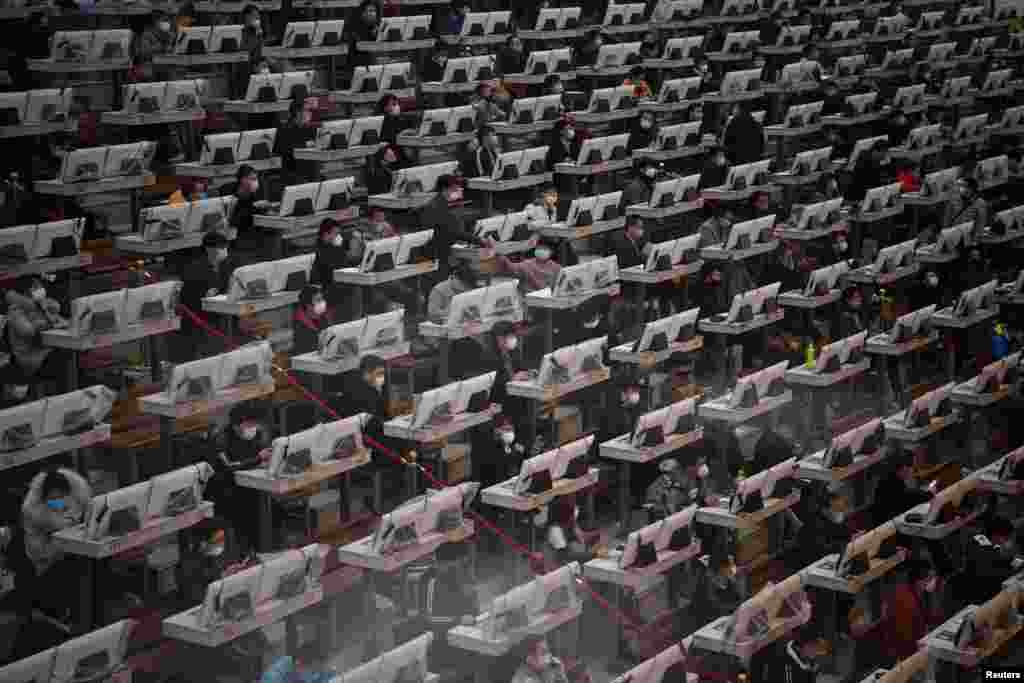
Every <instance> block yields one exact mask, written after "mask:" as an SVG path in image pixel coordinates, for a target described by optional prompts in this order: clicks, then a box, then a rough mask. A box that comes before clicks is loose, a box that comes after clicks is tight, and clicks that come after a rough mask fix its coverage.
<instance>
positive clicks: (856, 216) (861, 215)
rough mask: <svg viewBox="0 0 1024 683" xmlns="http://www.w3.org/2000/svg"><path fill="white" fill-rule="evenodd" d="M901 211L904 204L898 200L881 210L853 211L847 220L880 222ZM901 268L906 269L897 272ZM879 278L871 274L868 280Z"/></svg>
mask: <svg viewBox="0 0 1024 683" xmlns="http://www.w3.org/2000/svg"><path fill="white" fill-rule="evenodd" d="M901 213H903V204H902V203H900V202H896V206H893V207H890V208H888V209H882V210H881V211H865V212H860V211H857V212H853V213H851V214H850V215H849V216H848V217H847V220H848V221H851V222H853V223H878V222H880V221H885V220H889V219H890V218H894V217H896V216H899V215H900V214H901ZM916 266H917V264H916V263H915V264H914V265H913V266H910V268H916ZM901 270H904V269H898V270H897V271H896V273H899V272H900V271H901ZM854 272H858V271H854ZM916 272H917V270H916V269H915V270H914V271H912V273H916ZM912 273H907V275H909V274H912ZM890 275H891V273H890ZM899 277H904V276H903V275H900V276H899ZM877 279H878V277H877V276H876V275H870V276H869V278H868V282H874V281H876V280H877ZM896 279H898V278H896V277H892V278H890V279H889V280H887V281H888V282H891V281H892V280H896Z"/></svg>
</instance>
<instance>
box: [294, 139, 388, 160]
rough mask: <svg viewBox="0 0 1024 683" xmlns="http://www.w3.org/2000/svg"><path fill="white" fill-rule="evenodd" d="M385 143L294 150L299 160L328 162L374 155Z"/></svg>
mask: <svg viewBox="0 0 1024 683" xmlns="http://www.w3.org/2000/svg"><path fill="white" fill-rule="evenodd" d="M384 145H385V143H383V142H381V143H379V144H376V145H352V146H351V147H345V148H343V149H316V148H314V147H303V148H300V149H296V150H295V151H294V152H293V155H294V156H295V159H296V160H297V161H314V162H316V163H320V164H328V163H331V162H332V161H346V160H352V159H363V158H365V157H369V156H373V155H374V154H376V153H377V150H379V149H380V148H381V147H383V146H384Z"/></svg>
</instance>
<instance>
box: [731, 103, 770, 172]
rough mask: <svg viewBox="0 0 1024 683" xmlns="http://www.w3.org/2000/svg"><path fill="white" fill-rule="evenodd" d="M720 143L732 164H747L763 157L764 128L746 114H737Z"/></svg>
mask: <svg viewBox="0 0 1024 683" xmlns="http://www.w3.org/2000/svg"><path fill="white" fill-rule="evenodd" d="M722 142H723V145H724V146H725V154H726V156H728V157H729V161H730V162H732V163H733V164H736V165H738V164H749V163H752V162H755V161H760V160H761V157H763V156H764V128H763V127H762V126H761V124H760V123H758V122H757V119H755V118H754V117H753V116H751V115H750V113H748V112H741V113H739V114H737V115H736V116H735V117H734V118H733V119H732V120H731V121H730V122H729V125H727V126H726V128H725V133H724V135H723V139H722Z"/></svg>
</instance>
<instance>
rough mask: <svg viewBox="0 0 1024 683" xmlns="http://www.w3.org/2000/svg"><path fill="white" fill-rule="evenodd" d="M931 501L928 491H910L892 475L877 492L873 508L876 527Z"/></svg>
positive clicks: (879, 485)
mask: <svg viewBox="0 0 1024 683" xmlns="http://www.w3.org/2000/svg"><path fill="white" fill-rule="evenodd" d="M931 499H932V497H931V495H930V494H929V493H928V492H927V491H917V490H912V489H908V488H907V485H906V484H904V483H903V480H901V479H900V478H899V477H898V476H896V473H895V472H893V473H890V474H889V476H887V477H886V478H885V479H883V480H882V481H880V482H879V483H878V489H877V490H876V491H875V504H874V506H873V508H872V513H873V514H872V516H873V517H874V526H879V525H880V524H885V523H886V522H888V521H889V520H890V519H892V518H893V517H895V516H896V515H899V514H902V513H904V512H906V511H907V510H909V509H910V508H912V507H916V506H918V505H921V504H922V503H927V502H928V501H930V500H931Z"/></svg>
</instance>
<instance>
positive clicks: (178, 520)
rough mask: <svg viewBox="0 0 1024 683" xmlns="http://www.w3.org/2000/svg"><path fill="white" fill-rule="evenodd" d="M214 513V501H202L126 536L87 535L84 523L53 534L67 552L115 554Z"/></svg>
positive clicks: (141, 544) (93, 555) (94, 557)
mask: <svg viewBox="0 0 1024 683" xmlns="http://www.w3.org/2000/svg"><path fill="white" fill-rule="evenodd" d="M211 517H213V503H211V502H210V501H203V502H202V503H200V504H199V507H197V508H196V509H195V510H191V511H189V512H183V513H181V514H180V515H176V516H174V517H161V518H159V519H156V520H152V521H149V522H147V523H146V526H144V527H142V528H141V529H139V530H138V531H134V532H132V533H130V534H127V535H125V536H108V537H107V538H100V539H96V540H93V539H88V538H86V537H85V525H84V524H79V525H78V526H74V527H71V528H70V529H65V530H63V531H58V532H57V533H55V534H54V535H53V539H54V542H55V543H56V544H57V547H58V548H60V549H61V550H63V551H64V552H66V553H71V554H73V555H81V556H83V557H89V558H93V559H100V558H104V557H112V556H114V555H118V554H120V553H123V552H126V551H128V550H132V549H133V548H141V547H142V546H144V545H148V544H150V543H152V542H153V541H155V540H157V539H159V538H163V537H164V536H169V535H171V534H174V533H177V532H179V531H181V530H183V529H188V528H189V527H193V526H195V525H196V524H199V523H200V522H202V521H203V520H204V519H209V518H211Z"/></svg>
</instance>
